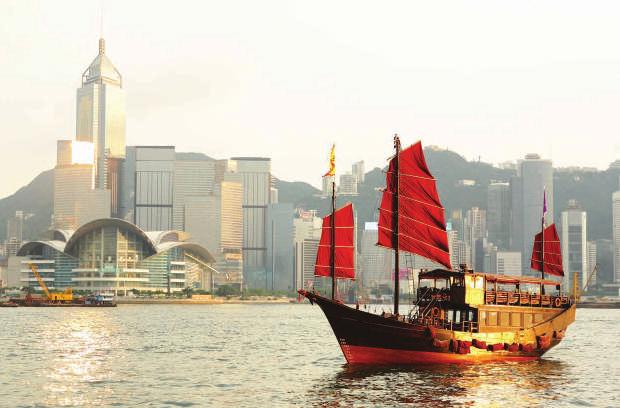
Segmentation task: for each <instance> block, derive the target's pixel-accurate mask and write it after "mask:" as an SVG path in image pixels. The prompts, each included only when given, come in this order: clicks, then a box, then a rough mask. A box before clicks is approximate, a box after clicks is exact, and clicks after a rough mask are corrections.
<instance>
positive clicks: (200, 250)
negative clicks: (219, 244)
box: [157, 242, 215, 263]
mask: <svg viewBox="0 0 620 408" xmlns="http://www.w3.org/2000/svg"><path fill="white" fill-rule="evenodd" d="M172 248H182V249H186V250H188V251H191V252H193V253H194V254H195V255H198V256H199V257H201V258H203V259H204V261H205V262H206V263H213V262H215V258H214V257H213V255H211V252H209V250H208V249H207V248H205V247H203V246H202V245H200V244H196V243H194V242H164V243H162V244H159V245H157V252H158V253H160V252H166V251H169V250H171V249H172Z"/></svg>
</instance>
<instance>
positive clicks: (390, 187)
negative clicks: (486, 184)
mask: <svg viewBox="0 0 620 408" xmlns="http://www.w3.org/2000/svg"><path fill="white" fill-rule="evenodd" d="M398 158H399V165H398V173H399V174H398V220H396V217H395V216H394V211H393V196H394V194H395V193H396V191H395V185H396V174H395V171H394V170H395V163H394V159H392V160H390V165H389V168H388V171H387V174H386V188H385V191H384V192H383V197H382V199H381V207H380V208H379V239H378V242H377V245H380V246H384V247H386V248H392V249H395V245H394V243H395V242H398V247H399V249H400V250H403V251H407V252H410V253H413V254H416V255H420V256H423V257H425V258H427V259H430V260H431V261H434V262H437V263H439V264H441V265H443V266H445V267H446V268H448V269H452V265H451V263H450V251H449V246H448V234H447V232H446V221H445V215H444V208H443V205H442V204H441V200H440V199H439V194H438V192H437V185H436V182H435V179H434V178H433V175H432V174H431V172H430V170H429V169H428V166H427V165H426V159H425V158H424V152H423V150H422V143H420V142H417V143H415V144H413V145H411V146H409V147H408V148H406V149H404V150H402V151H401V152H400V154H399V157H398ZM395 222H398V240H396V239H394V238H395V237H394V235H395V234H394V230H395V229H396V228H394V227H395V225H394V223H395Z"/></svg>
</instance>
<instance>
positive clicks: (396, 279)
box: [392, 134, 400, 315]
mask: <svg viewBox="0 0 620 408" xmlns="http://www.w3.org/2000/svg"><path fill="white" fill-rule="evenodd" d="M394 149H395V150H396V154H395V156H394V170H393V171H394V174H393V177H394V178H393V179H392V180H393V183H394V195H393V198H392V226H393V231H392V234H393V235H392V241H393V242H392V246H393V247H394V256H395V257H396V258H395V259H394V314H395V315H398V304H399V299H398V297H399V296H398V295H399V291H400V265H399V263H400V262H399V261H400V259H399V254H398V221H399V219H398V218H399V217H398V193H399V191H398V190H399V188H398V173H399V169H398V165H399V163H398V159H399V157H398V156H399V154H400V138H399V137H398V134H395V135H394Z"/></svg>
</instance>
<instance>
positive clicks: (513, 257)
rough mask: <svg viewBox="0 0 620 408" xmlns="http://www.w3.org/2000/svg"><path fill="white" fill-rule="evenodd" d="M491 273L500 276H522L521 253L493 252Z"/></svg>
mask: <svg viewBox="0 0 620 408" xmlns="http://www.w3.org/2000/svg"><path fill="white" fill-rule="evenodd" d="M490 272H492V273H497V274H500V275H510V276H521V272H522V268H521V253H520V252H510V251H492V252H491V271H490Z"/></svg>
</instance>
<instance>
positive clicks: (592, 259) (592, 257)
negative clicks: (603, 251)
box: [586, 241, 598, 287]
mask: <svg viewBox="0 0 620 408" xmlns="http://www.w3.org/2000/svg"><path fill="white" fill-rule="evenodd" d="M597 251H598V249H597V247H596V241H588V245H587V252H588V264H587V265H588V268H587V269H586V271H587V273H586V276H587V277H588V278H590V276H592V277H591V278H590V282H588V281H587V278H586V283H588V287H592V286H594V285H595V284H596V278H597V276H596V275H598V273H595V274H593V275H592V271H594V267H595V266H596V262H597V261H596V253H597ZM597 272H598V270H597Z"/></svg>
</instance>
